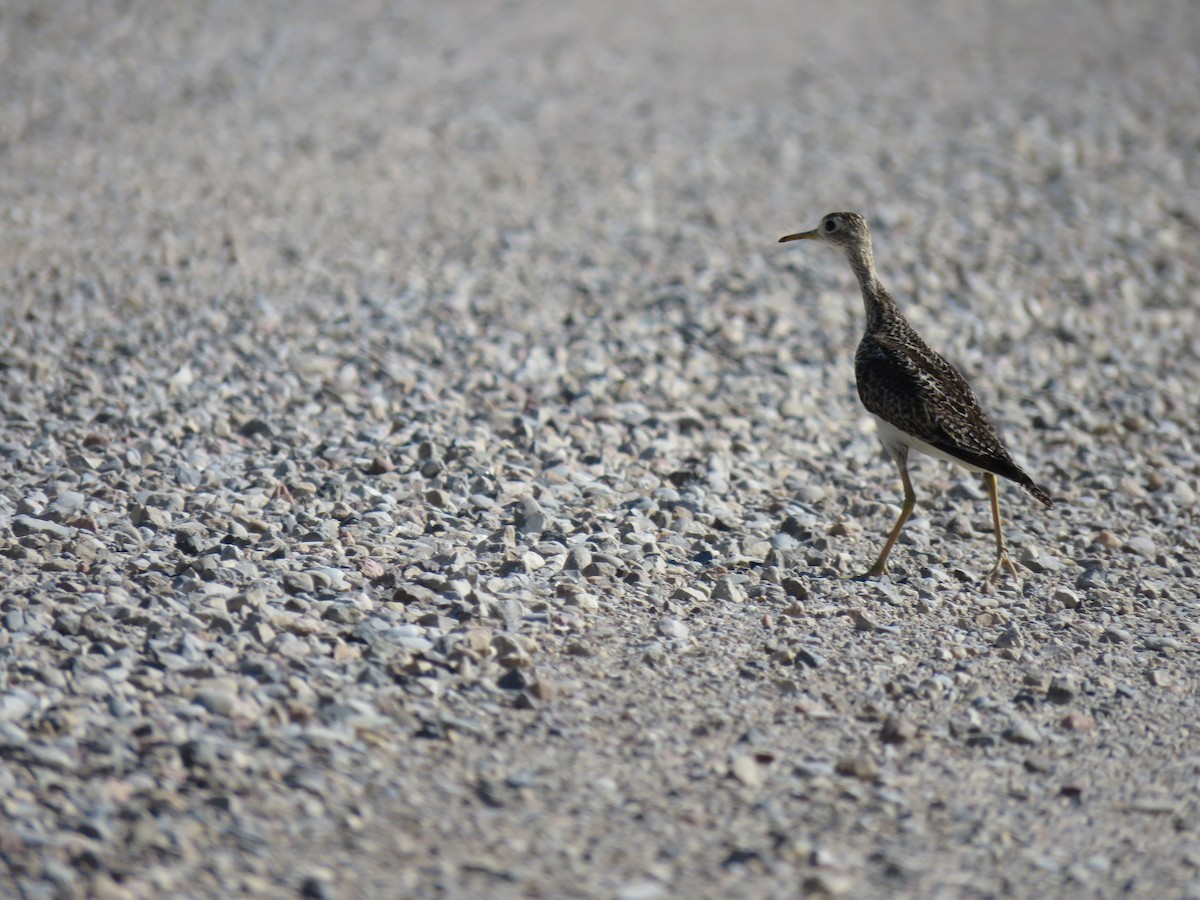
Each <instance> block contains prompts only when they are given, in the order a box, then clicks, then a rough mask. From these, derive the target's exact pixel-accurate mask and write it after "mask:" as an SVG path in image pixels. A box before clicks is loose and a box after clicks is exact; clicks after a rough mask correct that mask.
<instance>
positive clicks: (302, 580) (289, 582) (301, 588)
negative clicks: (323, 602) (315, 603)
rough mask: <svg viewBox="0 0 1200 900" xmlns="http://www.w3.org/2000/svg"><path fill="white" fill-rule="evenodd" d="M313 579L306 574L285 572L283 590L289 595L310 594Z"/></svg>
mask: <svg viewBox="0 0 1200 900" xmlns="http://www.w3.org/2000/svg"><path fill="white" fill-rule="evenodd" d="M313 587H314V585H313V577H312V575H310V574H309V573H308V572H287V573H285V574H284V576H283V589H284V590H285V591H287V592H288V593H289V594H311V593H312V591H313Z"/></svg>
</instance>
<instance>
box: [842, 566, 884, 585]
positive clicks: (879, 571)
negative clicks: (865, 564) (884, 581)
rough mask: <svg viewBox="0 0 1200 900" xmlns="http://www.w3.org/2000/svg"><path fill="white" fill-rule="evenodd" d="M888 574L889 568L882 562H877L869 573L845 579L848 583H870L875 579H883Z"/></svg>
mask: <svg viewBox="0 0 1200 900" xmlns="http://www.w3.org/2000/svg"><path fill="white" fill-rule="evenodd" d="M886 572H887V566H886V565H885V564H884V563H882V562H879V561H876V563H875V565H873V566H871V568H869V569H867V571H865V572H860V573H858V574H857V575H847V576H845V578H846V580H847V581H870V580H872V579H873V578H882V577H883V576H884V574H885V573H886Z"/></svg>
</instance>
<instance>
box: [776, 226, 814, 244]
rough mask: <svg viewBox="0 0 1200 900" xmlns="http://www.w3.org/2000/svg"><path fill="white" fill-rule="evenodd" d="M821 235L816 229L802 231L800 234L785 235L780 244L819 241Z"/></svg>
mask: <svg viewBox="0 0 1200 900" xmlns="http://www.w3.org/2000/svg"><path fill="white" fill-rule="evenodd" d="M820 239H821V235H819V234H817V231H816V229H813V230H812V231H801V232H799V233H798V234H785V235H784V236H783V237H781V238H780V239H779V243H781V244H786V243H787V242H788V241H819V240H820Z"/></svg>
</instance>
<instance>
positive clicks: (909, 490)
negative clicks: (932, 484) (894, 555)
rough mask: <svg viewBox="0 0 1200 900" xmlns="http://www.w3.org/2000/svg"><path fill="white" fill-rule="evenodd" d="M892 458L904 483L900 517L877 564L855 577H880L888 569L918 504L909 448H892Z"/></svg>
mask: <svg viewBox="0 0 1200 900" xmlns="http://www.w3.org/2000/svg"><path fill="white" fill-rule="evenodd" d="M892 459H894V460H895V461H896V468H897V469H899V470H900V482H901V484H903V485H904V505H903V506H901V507H900V517H899V518H898V519H896V524H895V525H893V526H892V533H891V534H889V535H888V539H887V543H885V544H884V545H883V549H882V550H880V551H879V558H878V559H876V560H875V564H874V565H873V566H871V568H869V569H867V571H865V572H863V573H862V574H861V575H856V576H854V577H855V578H879V577H880V576H881V575H883V573H884V572H886V571H887V559H888V554H889V553H891V552H892V547H893V546H894V545H895V543H896V539H897V538H899V537H900V532H901V530H903V528H904V523H905V522H907V521H908V517H909V516H911V515H912V511H913V507H914V506H916V505H917V494H916V491H914V490H913V486H912V481H910V480H909V477H908V448H907V447H900V448H898V449H895V450H892Z"/></svg>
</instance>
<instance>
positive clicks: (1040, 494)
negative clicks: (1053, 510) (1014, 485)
mask: <svg viewBox="0 0 1200 900" xmlns="http://www.w3.org/2000/svg"><path fill="white" fill-rule="evenodd" d="M1021 474H1022V475H1025V473H1024V472H1022V473H1021ZM1021 487H1023V488H1025V490H1027V491H1029V493H1031V494H1033V496H1035V497H1036V498H1037V499H1038V502H1040V503H1041V504H1042V505H1043V506H1045V507H1046V508H1050V507H1051V506H1053V505H1054V500H1053V498H1051V496H1050V492H1049V491H1047V490H1046V489H1045V488H1044V487H1042V486H1041V485H1040V484H1034V482H1033V479H1032V478H1030V477H1029V476H1028V475H1025V477H1024V478H1022V479H1021Z"/></svg>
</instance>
